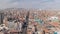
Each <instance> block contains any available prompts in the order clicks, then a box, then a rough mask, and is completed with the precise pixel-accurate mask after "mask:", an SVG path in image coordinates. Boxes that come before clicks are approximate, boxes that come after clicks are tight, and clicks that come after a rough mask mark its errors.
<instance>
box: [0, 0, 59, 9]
mask: <svg viewBox="0 0 60 34" xmlns="http://www.w3.org/2000/svg"><path fill="white" fill-rule="evenodd" d="M11 7H18V8H41V9H60V0H0V8H11Z"/></svg>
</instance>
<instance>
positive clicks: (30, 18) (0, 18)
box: [0, 8, 60, 34]
mask: <svg viewBox="0 0 60 34" xmlns="http://www.w3.org/2000/svg"><path fill="white" fill-rule="evenodd" d="M59 11H60V10H39V9H29V10H27V9H23V8H8V9H4V10H1V11H0V34H54V33H55V34H56V31H58V32H60V31H59V30H60V12H59Z"/></svg>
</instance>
